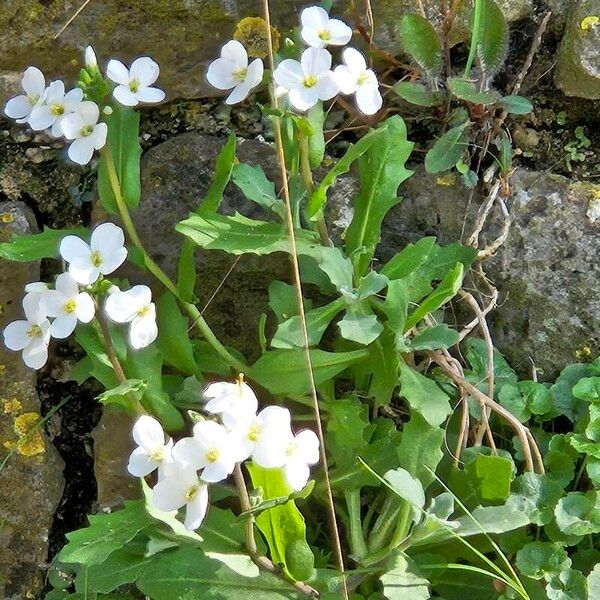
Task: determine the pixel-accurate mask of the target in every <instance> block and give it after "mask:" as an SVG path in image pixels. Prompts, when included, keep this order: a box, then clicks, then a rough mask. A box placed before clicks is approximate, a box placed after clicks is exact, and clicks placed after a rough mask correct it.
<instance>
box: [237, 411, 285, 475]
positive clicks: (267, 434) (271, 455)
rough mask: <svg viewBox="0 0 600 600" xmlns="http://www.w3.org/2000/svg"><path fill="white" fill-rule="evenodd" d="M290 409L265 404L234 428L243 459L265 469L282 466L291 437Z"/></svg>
mask: <svg viewBox="0 0 600 600" xmlns="http://www.w3.org/2000/svg"><path fill="white" fill-rule="evenodd" d="M290 421H291V419H290V411H289V410H288V409H287V408H282V407H281V406H267V407H266V408H263V410H261V411H260V412H259V413H258V415H256V416H255V417H254V419H252V421H250V422H249V423H247V424H244V425H243V426H241V427H239V428H238V429H236V430H235V433H236V434H237V435H239V439H240V443H241V445H242V448H243V454H242V456H243V459H244V460H245V459H246V458H248V457H250V456H252V460H253V461H254V462H255V463H256V464H257V465H258V466H259V467H263V468H265V469H273V468H276V467H282V466H283V465H284V464H285V451H286V449H287V446H288V444H289V439H290V437H291V429H290Z"/></svg>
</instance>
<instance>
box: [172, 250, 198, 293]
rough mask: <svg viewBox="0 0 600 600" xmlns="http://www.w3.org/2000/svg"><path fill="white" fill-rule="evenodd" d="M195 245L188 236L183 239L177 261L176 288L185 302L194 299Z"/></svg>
mask: <svg viewBox="0 0 600 600" xmlns="http://www.w3.org/2000/svg"><path fill="white" fill-rule="evenodd" d="M195 250H196V247H195V246H194V242H192V240H190V239H189V238H184V239H183V244H181V252H180V254H179V260H178V261H177V290H178V292H179V296H180V298H182V299H183V300H185V301H186V302H192V301H193V299H194V288H195V287H196V257H195Z"/></svg>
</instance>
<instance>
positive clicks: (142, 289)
mask: <svg viewBox="0 0 600 600" xmlns="http://www.w3.org/2000/svg"><path fill="white" fill-rule="evenodd" d="M105 310H106V314H107V315H108V316H109V317H110V318H111V319H112V320H113V321H115V322H117V323H129V343H130V344H131V347H132V348H133V349H135V350H139V349H140V348H145V347H146V346H149V345H150V344H151V343H152V342H153V341H154V340H155V339H156V337H157V336H158V327H157V325H156V307H155V306H154V302H152V291H151V290H150V288H149V287H148V286H147V285H134V286H133V287H132V288H131V289H129V290H127V291H125V292H113V293H112V294H110V295H109V296H108V298H107V299H106V305H105Z"/></svg>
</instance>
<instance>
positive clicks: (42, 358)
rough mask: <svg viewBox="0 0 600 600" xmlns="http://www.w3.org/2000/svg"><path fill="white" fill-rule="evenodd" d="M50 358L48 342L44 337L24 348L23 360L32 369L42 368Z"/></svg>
mask: <svg viewBox="0 0 600 600" xmlns="http://www.w3.org/2000/svg"><path fill="white" fill-rule="evenodd" d="M47 360H48V343H47V342H46V341H45V340H44V339H39V340H36V341H35V342H34V343H31V344H29V345H28V346H25V348H24V349H23V362H24V363H25V364H26V365H27V366H28V367H29V368H30V369H36V370H37V369H41V368H42V367H43V366H44V365H45V364H46V361H47Z"/></svg>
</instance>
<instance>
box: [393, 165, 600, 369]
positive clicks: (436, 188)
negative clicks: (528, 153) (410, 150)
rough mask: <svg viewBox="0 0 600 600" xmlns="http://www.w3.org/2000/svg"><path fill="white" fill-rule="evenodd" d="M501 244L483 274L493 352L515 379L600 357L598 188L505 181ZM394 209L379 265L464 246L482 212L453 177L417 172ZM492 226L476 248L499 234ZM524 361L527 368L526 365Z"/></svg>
mask: <svg viewBox="0 0 600 600" xmlns="http://www.w3.org/2000/svg"><path fill="white" fill-rule="evenodd" d="M511 190H512V195H511V199H510V200H509V210H510V213H511V217H512V220H513V223H512V225H511V229H510V233H509V236H508V239H507V240H506V242H505V243H504V245H503V246H502V247H501V248H500V250H499V251H498V253H497V254H496V256H495V257H493V258H492V259H491V260H489V261H488V262H486V263H485V271H486V273H487V275H488V276H489V278H490V280H491V281H492V282H493V283H494V284H495V286H496V287H497V288H498V290H499V292H500V298H499V306H498V308H497V309H496V310H495V311H494V312H493V313H492V315H490V320H491V325H492V336H493V338H494V341H495V342H496V344H497V346H498V347H499V349H500V350H501V351H502V352H503V353H504V354H505V355H506V356H507V357H508V359H509V361H510V362H511V364H512V365H513V366H514V367H515V368H517V369H519V371H520V372H521V373H522V374H530V373H531V361H533V363H534V364H535V366H536V367H537V368H538V369H539V370H540V376H541V377H543V378H544V379H549V378H552V377H554V376H555V375H556V373H557V371H559V370H560V369H561V368H562V367H563V366H564V365H565V364H567V363H569V362H574V361H577V360H579V359H585V358H587V357H590V356H597V354H598V352H599V351H600V300H599V299H598V297H597V296H598V295H597V294H596V293H595V290H597V288H598V280H599V278H600V266H599V263H598V255H599V254H600V220H599V217H600V210H599V205H600V186H599V185H594V184H590V183H582V182H574V181H572V180H569V179H566V178H564V177H560V176H558V175H553V174H551V173H538V172H531V171H527V170H524V169H519V170H517V171H516V173H515V174H514V176H513V177H512V178H511ZM401 193H402V195H403V197H404V199H403V201H402V203H401V204H400V205H399V206H398V207H396V208H394V209H393V210H392V211H391V212H390V214H389V215H388V218H387V219H386V222H385V231H384V239H383V244H382V246H383V248H382V259H387V258H389V256H390V255H391V254H393V253H394V252H396V251H397V250H398V248H401V247H402V246H403V245H404V244H405V243H406V242H408V241H415V240H416V239H418V238H419V237H421V236H423V235H436V236H438V239H439V240H440V242H441V243H444V244H447V243H451V242H453V241H455V240H457V239H461V238H462V239H464V238H465V237H466V236H468V235H469V234H470V232H471V231H472V225H473V217H474V215H475V214H476V211H477V209H478V208H479V206H480V205H481V198H479V197H478V196H477V195H475V196H474V198H473V199H472V200H471V201H470V202H469V194H468V193H467V192H466V191H465V189H464V188H462V187H461V186H460V184H459V183H458V181H456V180H455V179H454V178H453V176H448V175H446V176H444V177H436V176H433V175H428V174H426V173H425V172H423V171H422V170H421V169H418V170H417V172H416V173H415V175H414V176H413V177H411V178H410V179H409V180H408V181H407V182H406V183H405V184H403V186H402V189H401ZM498 223H499V219H498V218H497V217H494V218H492V219H491V220H490V227H489V228H488V232H487V233H486V234H485V235H484V236H483V244H485V243H486V241H487V243H489V242H490V241H491V240H492V239H494V238H495V236H496V235H497V234H498V231H499V229H498ZM530 359H531V360H530Z"/></svg>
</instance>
